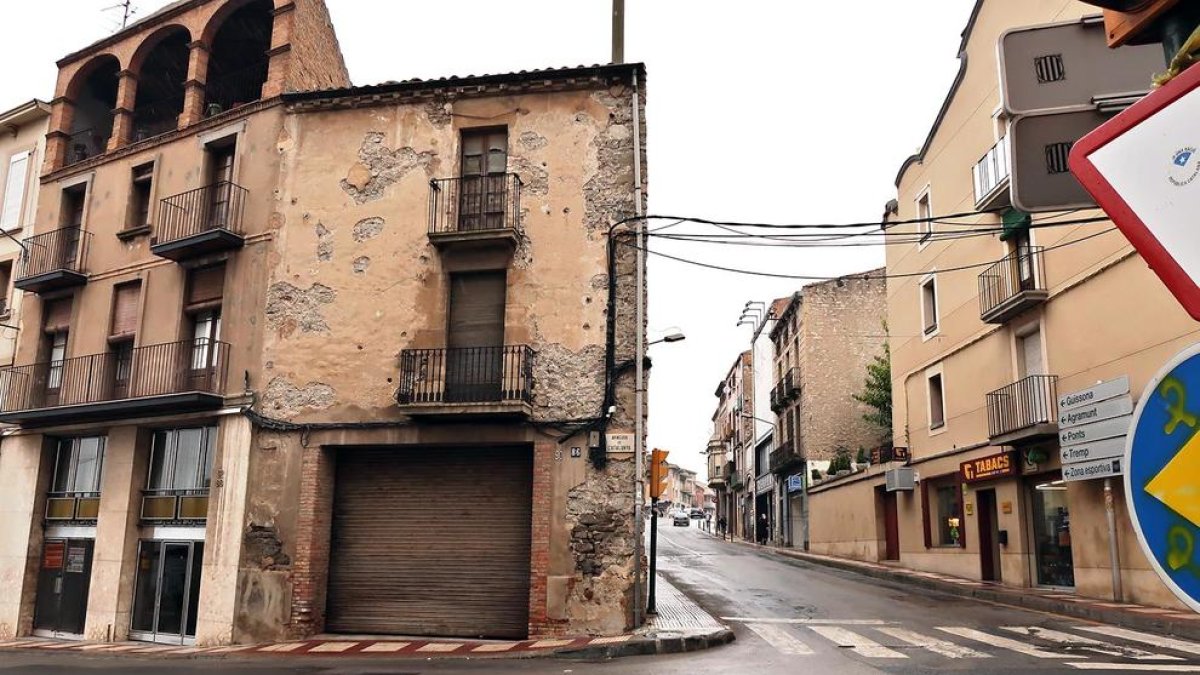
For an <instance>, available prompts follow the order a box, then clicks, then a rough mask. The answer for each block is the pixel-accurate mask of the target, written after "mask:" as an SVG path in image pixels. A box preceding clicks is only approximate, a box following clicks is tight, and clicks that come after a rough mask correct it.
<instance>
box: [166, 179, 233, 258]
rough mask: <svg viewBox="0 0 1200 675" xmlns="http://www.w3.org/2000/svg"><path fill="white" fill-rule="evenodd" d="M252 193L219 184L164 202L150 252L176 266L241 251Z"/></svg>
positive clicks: (223, 183) (191, 191)
mask: <svg viewBox="0 0 1200 675" xmlns="http://www.w3.org/2000/svg"><path fill="white" fill-rule="evenodd" d="M248 194H249V193H248V191H247V190H246V189H245V188H243V187H241V186H239V185H235V184H234V183H229V182H224V181H223V182H219V183H213V184H212V185H206V186H204V187H202V188H197V189H195V190H189V191H188V192H184V193H182V194H177V195H174V196H172V197H167V198H166V199H163V200H162V201H161V202H160V204H159V207H158V223H156V224H155V228H154V230H155V236H154V240H153V241H152V242H151V243H150V252H151V253H153V254H154V255H157V256H159V257H162V258H168V259H170V260H174V261H176V262H178V261H180V260H187V259H189V258H195V257H198V256H202V255H208V254H210V253H219V252H221V251H229V250H234V249H239V248H241V247H242V245H243V244H244V243H245V237H244V236H243V235H242V212H243V211H244V210H245V208H246V197H247V195H248Z"/></svg>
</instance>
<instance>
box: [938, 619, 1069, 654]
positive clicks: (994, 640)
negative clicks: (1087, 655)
mask: <svg viewBox="0 0 1200 675" xmlns="http://www.w3.org/2000/svg"><path fill="white" fill-rule="evenodd" d="M937 629H938V630H940V631H942V632H943V633H949V634H951V635H957V636H959V637H965V638H967V639H968V640H975V641H977V642H982V643H984V644H986V645H991V646H993V647H999V648H1001V649H1008V650H1010V651H1014V652H1017V653H1018V654H1024V655H1026V656H1032V657H1034V658H1038V659H1074V658H1078V657H1077V656H1075V655H1074V654H1055V653H1054V652H1048V651H1045V650H1043V649H1038V648H1037V647H1034V646H1032V645H1027V644H1025V643H1024V642H1017V641H1016V640H1010V639H1008V638H1006V637H1000V636H999V635H992V634H991V633H984V632H983V631H979V630H975V629H974V628H964V627H963V626H938V627H937Z"/></svg>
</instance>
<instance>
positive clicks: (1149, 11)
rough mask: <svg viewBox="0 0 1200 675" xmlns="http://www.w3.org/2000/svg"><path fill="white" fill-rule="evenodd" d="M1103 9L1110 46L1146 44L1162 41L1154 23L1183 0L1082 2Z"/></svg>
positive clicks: (1161, 36) (1088, 0) (1101, 0)
mask: <svg viewBox="0 0 1200 675" xmlns="http://www.w3.org/2000/svg"><path fill="white" fill-rule="evenodd" d="M1083 2H1085V3H1087V4H1089V5H1093V6H1095V7H1103V8H1104V30H1105V32H1106V33H1107V34H1108V46H1109V47H1120V46H1121V45H1125V44H1145V43H1148V42H1158V41H1160V40H1162V39H1163V35H1162V31H1161V29H1160V28H1158V27H1156V26H1155V25H1154V24H1155V22H1157V21H1158V20H1159V19H1161V18H1162V17H1163V15H1164V14H1166V13H1167V12H1169V11H1170V10H1172V9H1174V8H1175V6H1176V5H1179V4H1180V0H1083Z"/></svg>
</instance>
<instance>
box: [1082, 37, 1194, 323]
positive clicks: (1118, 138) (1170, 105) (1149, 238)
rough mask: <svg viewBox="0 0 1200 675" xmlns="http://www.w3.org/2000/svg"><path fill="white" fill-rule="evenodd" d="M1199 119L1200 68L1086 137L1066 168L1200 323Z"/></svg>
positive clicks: (1143, 100)
mask: <svg viewBox="0 0 1200 675" xmlns="http://www.w3.org/2000/svg"><path fill="white" fill-rule="evenodd" d="M1117 51H1120V50H1117ZM1198 116H1200V68H1189V69H1187V70H1185V71H1183V73H1182V74H1180V75H1179V76H1178V77H1176V78H1175V79H1173V80H1171V81H1170V82H1168V83H1167V84H1166V85H1164V86H1163V87H1161V88H1159V89H1157V90H1156V91H1154V92H1153V93H1151V94H1150V95H1148V96H1146V97H1145V98H1143V99H1142V100H1140V101H1138V102H1137V103H1135V104H1134V105H1133V106H1131V107H1130V108H1129V109H1127V110H1125V111H1124V112H1122V113H1121V114H1119V115H1117V116H1116V117H1114V118H1113V119H1111V120H1109V121H1108V122H1106V123H1104V124H1102V125H1101V126H1100V127H1099V128H1097V129H1096V130H1095V131H1093V132H1092V133H1090V134H1088V135H1087V136H1084V137H1083V138H1081V139H1080V140H1079V141H1078V142H1077V143H1075V144H1074V146H1072V148H1071V154H1070V158H1069V160H1068V165H1069V167H1070V169H1071V173H1073V174H1075V177H1076V178H1078V179H1079V182H1080V184H1082V185H1083V187H1084V188H1085V189H1086V190H1087V191H1088V192H1089V193H1090V194H1091V195H1092V197H1094V198H1095V200H1096V203H1097V204H1098V205H1099V206H1100V207H1101V208H1102V209H1104V211H1105V213H1107V214H1108V216H1109V218H1111V219H1112V221H1113V223H1115V224H1116V226H1117V227H1118V228H1120V230H1121V232H1122V233H1123V234H1124V235H1125V237H1126V238H1127V239H1129V243H1131V244H1133V247H1134V248H1135V249H1137V252H1138V253H1140V254H1141V256H1142V258H1143V259H1144V260H1145V261H1146V263H1147V264H1148V265H1149V266H1150V268H1151V269H1152V270H1154V273H1155V274H1157V275H1158V277H1159V279H1161V280H1162V282H1163V284H1164V285H1166V287H1167V289H1168V290H1170V291H1171V293H1172V294H1174V296H1175V299H1176V300H1178V301H1179V304H1180V305H1182V306H1183V308H1184V309H1185V310H1186V311H1187V313H1188V314H1189V315H1191V316H1192V318H1194V319H1197V320H1200V246H1197V245H1196V213H1197V211H1200V142H1198V141H1197V137H1196V119H1197V117H1198Z"/></svg>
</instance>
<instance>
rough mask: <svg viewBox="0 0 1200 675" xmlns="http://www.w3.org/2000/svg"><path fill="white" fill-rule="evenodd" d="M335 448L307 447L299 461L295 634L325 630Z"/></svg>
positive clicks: (292, 634)
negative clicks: (333, 449) (332, 449)
mask: <svg viewBox="0 0 1200 675" xmlns="http://www.w3.org/2000/svg"><path fill="white" fill-rule="evenodd" d="M334 466H335V465H334V458H333V451H331V450H325V449H322V448H320V447H313V448H305V449H304V458H303V460H302V461H301V465H300V504H299V507H300V508H299V513H298V516H297V523H296V525H297V527H296V560H295V563H294V564H293V567H292V618H291V622H290V626H289V629H288V634H289V636H290V637H293V638H300V637H306V636H309V635H314V634H316V633H320V632H322V631H324V630H325V582H326V580H327V578H328V576H329V529H330V521H331V519H332V517H333V481H334Z"/></svg>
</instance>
